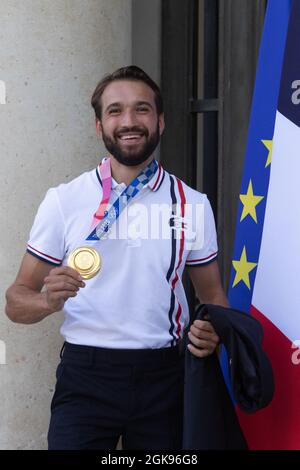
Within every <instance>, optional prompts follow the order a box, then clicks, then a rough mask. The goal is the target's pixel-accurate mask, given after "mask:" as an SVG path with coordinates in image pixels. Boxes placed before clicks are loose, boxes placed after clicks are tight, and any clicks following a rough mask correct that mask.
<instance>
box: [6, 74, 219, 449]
mask: <svg viewBox="0 0 300 470" xmlns="http://www.w3.org/2000/svg"><path fill="white" fill-rule="evenodd" d="M92 106H93V107H94V110H95V114H96V130H97V134H98V135H99V136H101V137H102V139H103V141H104V144H105V146H106V148H107V150H108V152H109V158H107V159H104V160H102V162H101V164H100V165H99V166H98V168H97V169H96V170H93V171H89V172H87V173H84V174H83V175H81V176H79V177H78V178H76V179H75V180H73V181H71V182H70V183H68V184H63V185H60V186H58V187H57V188H52V189H50V190H49V191H48V193H47V195H46V197H45V199H44V201H43V202H42V204H41V206H40V208H39V210H38V213H37V215H36V218H35V221H34V224H33V227H32V230H31V234H30V239H29V242H28V247H27V253H26V254H25V256H24V259H23V262H22V265H21V268H20V271H19V273H18V275H17V278H16V280H15V282H14V284H13V285H12V286H11V287H10V288H9V289H8V291H7V307H6V312H7V315H8V316H9V318H10V319H11V320H12V321H15V322H19V323H28V324H30V323H35V322H38V321H41V320H42V319H43V318H45V317H47V316H48V315H51V314H53V313H55V312H57V311H59V310H60V309H62V308H63V309H64V313H65V321H64V323H63V326H62V329H61V333H62V335H63V336H64V338H65V340H66V342H65V348H64V352H63V354H62V360H61V363H60V365H59V366H58V369H57V384H56V390H55V394H54V397H53V400H52V406H51V411H52V415H51V422H50V428H49V434H48V440H49V449H114V448H115V446H116V444H117V441H118V439H119V437H120V436H121V435H122V438H123V448H125V449H180V448H181V431H182V390H183V358H182V357H181V354H180V348H179V347H178V345H179V342H180V339H181V337H182V333H183V330H184V328H185V327H186V326H187V325H188V322H189V313H188V306H187V301H186V297H185V293H184V289H183V285H182V281H181V276H182V272H183V269H184V267H185V265H187V267H188V271H189V275H190V277H191V279H192V282H193V284H194V286H195V289H196V292H197V295H198V296H199V298H200V299H201V301H202V302H206V303H212V304H219V305H223V306H224V305H225V306H226V305H227V300H226V297H225V294H224V292H223V289H222V286H221V282H220V276H219V270H218V266H217V261H216V256H217V244H216V234H215V226H214V220H213V216H212V211H211V208H210V205H209V203H208V201H207V198H206V197H205V196H204V195H202V194H201V193H198V192H197V191H194V190H193V189H191V188H189V187H188V186H186V185H185V184H184V183H183V182H181V181H180V180H179V179H178V178H175V177H174V176H173V175H169V174H168V173H167V172H166V171H165V170H163V169H162V167H161V166H160V165H159V164H157V162H156V161H155V160H154V157H153V152H154V150H155V148H156V147H157V145H158V143H159V140H160V136H161V135H162V133H163V130H164V126H165V123H164V115H163V102H162V97H161V94H160V90H159V88H158V86H157V85H156V84H155V83H154V82H153V81H152V80H151V78H150V77H148V76H147V75H146V74H145V73H144V72H143V71H142V70H141V69H139V68H138V67H135V66H130V67H124V68H122V69H119V70H117V71H116V72H114V73H113V74H112V75H109V76H107V77H105V78H104V79H103V80H102V81H101V82H100V83H99V84H98V86H97V88H96V90H95V92H94V94H93V97H92ZM100 201H101V202H100ZM137 201H138V203H139V205H141V204H143V207H144V208H146V209H147V210H150V209H151V210H152V208H153V207H157V206H159V205H161V204H167V205H168V207H169V208H170V212H169V218H168V225H167V232H168V233H169V237H162V236H159V237H157V236H150V235H149V236H148V237H145V236H141V234H140V235H137V234H136V231H135V232H134V233H133V235H132V233H131V235H130V233H129V232H130V230H129V228H130V227H129V226H128V227H127V225H126V224H127V219H126V215H128V214H129V212H130V210H131V211H132V210H134V209H136V208H137V205H138V204H137ZM99 202H100V205H99ZM188 205H191V206H192V207H195V206H196V205H199V206H200V207H202V208H203V211H204V219H203V218H201V220H198V219H195V217H194V218H193V220H191V219H192V217H187V211H186V212H185V206H188ZM147 220H148V219H147ZM189 224H192V225H193V229H194V232H199V230H200V232H201V229H203V242H202V243H198V245H199V246H198V245H197V243H196V242H195V241H194V239H192V241H191V243H190V244H189V243H187V241H188V240H187V239H185V229H186V226H187V225H189ZM145 225H146V219H144V222H143V223H142V229H143V228H145ZM150 225H151V222H150ZM154 225H155V224H154V223H152V226H151V227H148V228H150V230H149V232H151V230H152V229H153V228H155V227H154ZM124 227H125V228H126V230H125V232H126V236H125V237H124V236H121V235H120V233H119V232H118V234H117V230H119V229H124ZM199 227H200V228H199ZM127 229H128V230H127ZM135 229H136V227H135ZM121 231H122V230H121ZM123 232H124V230H123ZM178 232H179V234H180V236H178ZM194 232H193V233H194ZM151 233H152V232H151ZM112 235H114V236H112ZM196 238H197V237H196ZM200 238H201V237H200ZM91 260H92V261H91ZM53 265H54V266H53ZM74 268H76V269H74ZM80 273H81V274H80ZM84 279H85V280H84ZM43 286H44V287H45V289H43ZM42 289H43V290H42ZM188 336H189V340H190V345H189V346H188V347H189V349H190V351H191V353H192V354H194V355H196V356H198V357H204V356H206V355H209V354H211V353H212V352H213V351H214V350H215V348H216V346H217V344H218V337H217V335H216V333H215V331H214V329H213V328H212V326H211V324H210V323H209V322H208V321H197V322H194V324H193V325H192V326H191V328H190V331H189V333H188Z"/></svg>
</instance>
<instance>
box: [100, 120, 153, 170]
mask: <svg viewBox="0 0 300 470" xmlns="http://www.w3.org/2000/svg"><path fill="white" fill-rule="evenodd" d="M130 132H133V133H140V134H141V135H142V136H143V137H144V138H145V143H144V144H143V145H142V146H140V145H139V149H137V148H136V147H137V146H136V145H135V144H133V145H132V146H131V147H130V146H129V148H126V149H124V148H122V146H121V145H120V144H119V135H122V134H125V133H127V134H130ZM102 139H103V142H104V145H105V147H106V149H107V150H108V152H109V153H110V154H111V155H112V156H113V157H114V158H115V159H116V160H117V161H118V162H119V163H121V164H122V165H126V166H137V165H140V164H141V163H144V162H145V161H146V160H148V158H149V157H150V156H151V155H152V154H153V152H154V150H155V149H156V147H157V146H158V144H159V141H160V133H159V123H158V122H157V127H156V130H155V131H154V132H153V133H152V134H150V135H149V131H148V129H146V128H145V127H139V126H133V127H122V128H121V129H119V130H117V131H115V132H114V133H113V138H111V137H110V136H108V135H107V134H106V133H105V132H104V130H103V129H102Z"/></svg>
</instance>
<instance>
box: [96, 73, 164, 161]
mask: <svg viewBox="0 0 300 470" xmlns="http://www.w3.org/2000/svg"><path fill="white" fill-rule="evenodd" d="M101 102H102V116H101V121H99V120H98V121H97V130H98V132H99V133H100V134H101V135H102V138H103V142H104V144H105V147H106V148H107V150H108V151H109V153H110V154H111V155H112V156H113V157H115V159H116V160H118V162H119V163H122V164H123V165H127V166H135V165H140V164H141V163H143V162H144V161H146V160H147V159H148V158H149V157H150V156H151V155H152V154H153V152H154V150H155V148H156V147H157V145H158V143H159V141H160V136H161V134H162V132H163V130H164V117H163V115H160V116H158V114H157V109H156V104H155V98H154V91H153V90H152V89H151V88H150V87H149V86H148V85H146V83H144V82H142V81H129V80H116V81H114V82H112V83H110V84H109V85H108V86H107V87H106V88H105V90H104V92H103V94H102V97H101Z"/></svg>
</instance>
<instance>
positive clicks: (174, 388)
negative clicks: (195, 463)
mask: <svg viewBox="0 0 300 470" xmlns="http://www.w3.org/2000/svg"><path fill="white" fill-rule="evenodd" d="M56 377H57V384H56V389H55V393H54V396H53V400H52V404H51V421H50V426H49V433H48V444H49V450H59V449H65V450H104V449H105V450H113V449H115V448H116V445H117V442H118V440H119V438H120V436H122V447H123V449H133V450H151V449H154V450H163V449H170V450H179V449H181V448H182V413H183V380H184V361H183V357H182V355H181V353H180V348H179V347H173V348H164V349H139V350H120V349H102V348H96V347H90V346H79V345H73V344H69V343H66V344H65V348H64V353H63V355H62V359H61V362H60V364H59V366H58V368H57V373H56Z"/></svg>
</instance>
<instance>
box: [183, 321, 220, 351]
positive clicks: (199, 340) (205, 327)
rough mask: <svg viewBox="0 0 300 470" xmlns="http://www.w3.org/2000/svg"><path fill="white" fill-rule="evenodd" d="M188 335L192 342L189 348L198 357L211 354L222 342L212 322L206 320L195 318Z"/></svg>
mask: <svg viewBox="0 0 300 470" xmlns="http://www.w3.org/2000/svg"><path fill="white" fill-rule="evenodd" d="M188 337H189V340H190V342H191V344H189V345H188V349H189V350H190V352H191V353H192V354H193V355H194V356H197V357H206V356H209V355H210V354H212V353H213V352H214V351H215V349H216V347H217V346H218V344H219V342H220V338H219V337H218V335H217V333H216V332H215V330H214V328H213V326H212V324H211V323H210V322H208V321H205V320H195V321H194V323H193V324H192V325H191V328H190V331H189V332H188Z"/></svg>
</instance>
